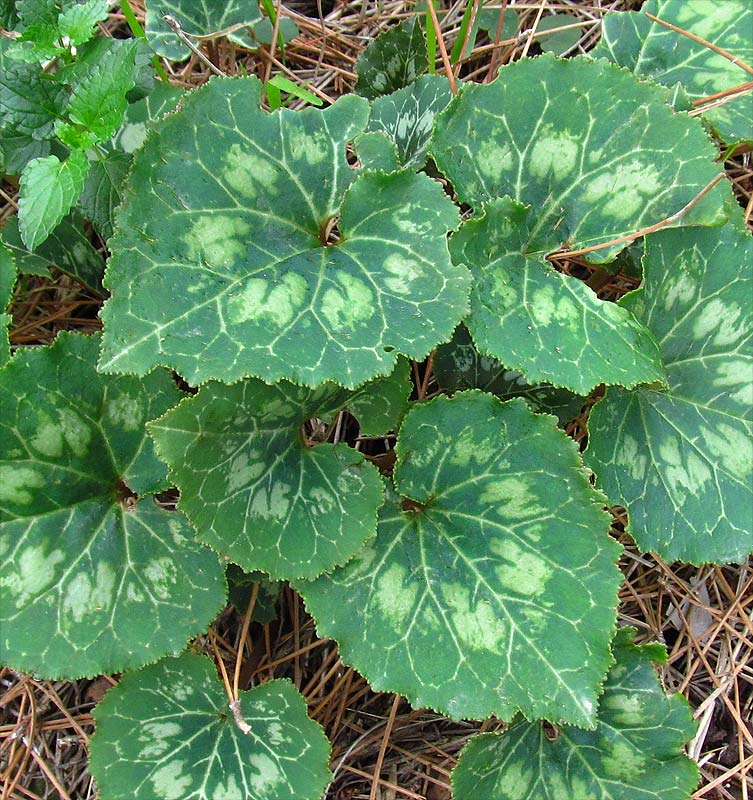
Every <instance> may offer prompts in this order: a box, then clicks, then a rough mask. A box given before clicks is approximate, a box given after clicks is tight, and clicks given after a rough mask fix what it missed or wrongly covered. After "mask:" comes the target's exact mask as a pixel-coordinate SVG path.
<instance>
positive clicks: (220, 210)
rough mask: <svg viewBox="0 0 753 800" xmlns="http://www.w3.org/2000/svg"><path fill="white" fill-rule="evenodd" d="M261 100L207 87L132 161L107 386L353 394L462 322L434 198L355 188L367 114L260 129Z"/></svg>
mask: <svg viewBox="0 0 753 800" xmlns="http://www.w3.org/2000/svg"><path fill="white" fill-rule="evenodd" d="M260 91H261V84H260V82H259V81H258V80H257V79H256V78H238V79H213V80H211V81H210V82H209V83H208V84H206V85H205V86H204V87H202V88H201V89H197V90H196V91H194V92H192V93H191V94H190V95H189V96H188V97H187V99H186V100H185V101H184V103H183V107H182V109H181V111H180V112H178V113H176V114H173V115H170V116H169V117H167V118H165V119H163V120H162V121H161V122H159V123H157V124H156V126H155V132H154V133H152V134H151V135H150V136H149V137H148V138H147V141H146V142H145V144H144V146H143V148H142V149H141V150H140V151H139V152H138V153H137V154H136V157H135V160H134V166H133V169H132V171H131V175H130V179H129V182H128V185H127V187H126V193H125V200H124V204H123V206H122V210H121V212H120V213H119V215H118V228H117V230H116V234H115V236H114V237H113V238H112V240H111V242H110V246H111V250H112V253H113V256H112V258H111V260H110V263H109V267H108V272H107V276H106V280H105V282H106V285H107V287H108V288H109V289H111V291H112V295H113V296H112V298H111V299H110V300H109V301H108V302H107V303H106V304H105V306H104V308H103V311H102V318H103V320H104V323H105V335H104V342H103V353H102V358H101V361H100V367H101V368H102V369H103V370H105V371H108V372H110V371H119V372H136V373H139V374H143V373H144V372H146V371H148V370H149V369H151V368H152V367H153V366H156V365H160V364H161V365H165V366H170V367H173V368H174V369H176V370H177V371H178V372H179V373H180V374H181V375H183V376H184V377H185V378H186V380H188V381H189V383H192V384H194V385H196V384H200V383H202V382H205V381H206V380H208V379H211V378H216V379H220V380H223V381H226V382H231V381H234V380H237V379H238V378H241V377H245V376H249V375H254V376H258V377H261V378H262V379H263V380H265V381H267V382H270V383H271V382H275V381H277V380H279V379H281V378H285V379H288V380H291V381H293V382H295V383H299V384H304V385H307V386H315V385H318V384H320V383H323V382H324V381H327V380H333V381H336V382H338V383H340V384H341V385H343V386H347V387H355V386H358V385H359V384H362V383H363V382H364V381H366V380H368V379H370V378H373V377H375V376H377V375H385V374H387V373H389V372H390V371H391V370H392V368H393V367H394V364H395V361H396V359H397V356H398V353H403V354H404V355H406V356H409V357H411V358H416V359H422V358H424V357H426V355H427V354H428V353H429V352H430V351H431V349H432V348H433V347H434V346H435V345H436V344H438V343H439V342H441V341H446V340H447V339H449V338H450V336H451V334H452V330H453V329H454V327H455V325H456V324H457V322H458V321H459V320H460V318H461V317H462V315H463V314H464V313H465V310H466V306H467V300H466V296H467V292H468V284H469V276H468V274H467V272H466V270H465V268H464V267H453V266H452V264H451V262H450V259H449V253H448V251H447V244H446V234H447V232H448V230H450V229H451V228H453V227H455V225H456V224H457V218H458V212H457V209H456V207H455V206H454V205H453V204H452V202H451V201H450V200H449V198H447V197H446V195H445V194H444V193H443V192H442V187H441V186H440V184H439V183H437V182H435V181H433V180H431V179H430V178H428V177H427V176H425V175H417V174H415V173H413V172H410V171H404V172H398V173H392V174H390V175H385V174H381V173H366V174H363V175H361V176H360V177H358V178H357V179H355V181H354V178H356V175H357V173H356V172H355V170H353V169H351V168H350V167H349V166H348V165H347V162H346V160H345V147H346V144H347V143H348V142H349V141H351V140H352V139H353V138H354V136H355V135H356V134H357V133H358V132H359V131H361V130H363V128H364V127H365V125H366V118H367V113H368V104H367V103H366V101H365V100H363V99H362V98H359V97H356V96H355V95H349V96H347V97H344V98H342V99H341V100H339V101H338V102H337V103H335V104H334V105H333V106H331V107H330V108H328V109H326V110H324V111H320V110H318V109H305V110H303V111H300V112H292V111H289V110H287V109H282V110H280V111H278V112H275V113H274V114H267V113H265V112H263V111H261V109H260V108H259V100H260ZM197 120H201V124H200V125H198V126H197ZM208 127H211V135H207V133H208V131H207V128H208ZM197 131H200V133H201V136H200V137H199V136H198V133H197ZM351 183H352V185H350V184H351ZM349 186H350V188H349V189H348V187H349ZM145 187H150V189H149V191H146V190H145ZM346 189H348V191H347V193H346ZM343 195H344V199H343ZM341 201H342V205H341ZM337 215H339V224H338V227H339V236H340V240H339V243H332V244H331V245H330V246H325V245H324V244H323V243H322V237H323V234H324V231H325V230H326V229H327V228H328V225H329V223H330V221H331V220H332V218H333V217H335V216H337ZM168 287H169V290H168ZM166 295H169V297H170V301H169V302H163V301H155V299H154V298H155V297H163V296H166ZM206 331H212V332H213V333H212V334H211V335H210V336H206V335H204V333H203V332H206Z"/></svg>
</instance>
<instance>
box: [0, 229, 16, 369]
mask: <svg viewBox="0 0 753 800" xmlns="http://www.w3.org/2000/svg"><path fill="white" fill-rule="evenodd" d="M15 285H16V262H15V259H14V258H13V253H11V251H10V250H9V249H8V248H7V247H5V246H3V245H2V244H0V367H2V366H4V365H5V363H6V362H7V361H8V359H9V358H10V341H9V340H8V326H9V325H10V323H11V316H10V314H6V313H5V312H6V310H7V309H8V306H9V305H10V302H11V300H12V299H13V289H14V287H15Z"/></svg>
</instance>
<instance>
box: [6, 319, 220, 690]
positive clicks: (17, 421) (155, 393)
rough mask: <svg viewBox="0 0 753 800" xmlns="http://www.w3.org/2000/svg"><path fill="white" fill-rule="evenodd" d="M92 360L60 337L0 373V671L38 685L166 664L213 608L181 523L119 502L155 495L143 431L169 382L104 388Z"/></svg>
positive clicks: (79, 345) (77, 343)
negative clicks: (5, 668)
mask: <svg viewBox="0 0 753 800" xmlns="http://www.w3.org/2000/svg"><path fill="white" fill-rule="evenodd" d="M98 347H99V337H98V336H83V335H81V334H68V333H61V334H59V335H58V337H57V339H56V340H55V342H54V343H53V344H52V345H51V346H50V347H35V348H25V349H22V350H19V351H18V352H17V353H16V355H15V356H14V357H13V359H12V360H11V361H10V363H9V364H7V365H6V366H5V367H4V368H3V370H2V371H0V661H2V663H4V664H9V665H12V666H13V667H14V668H15V669H18V670H22V671H24V672H32V673H35V674H38V675H42V676H45V677H49V678H60V677H63V676H65V677H68V678H77V677H81V676H83V675H96V674H99V673H101V672H118V671H121V670H123V669H125V668H127V667H135V666H140V665H142V664H144V663H148V662H150V661H153V660H154V659H155V658H159V657H160V656H162V655H165V654H167V653H171V652H174V651H175V650H177V649H180V648H182V647H183V646H184V644H185V642H186V640H187V639H188V638H189V637H190V636H195V635H197V634H198V633H200V632H201V631H203V630H204V629H205V628H206V626H207V625H208V624H209V622H210V621H211V620H212V618H213V616H214V615H215V614H216V613H217V611H218V610H219V609H220V608H221V607H222V605H223V604H224V601H225V581H224V576H223V571H222V568H221V567H220V565H219V563H218V561H217V558H216V556H214V555H213V554H212V553H210V552H209V551H208V550H205V549H203V548H202V547H200V546H199V545H197V544H195V543H194V542H193V541H192V538H193V537H192V531H191V528H190V525H189V524H188V521H187V520H186V519H185V518H184V517H183V516H182V515H181V514H179V513H177V512H169V511H165V510H163V509H161V508H159V507H158V506H157V505H156V504H155V503H154V502H153V500H151V499H149V498H143V499H141V500H140V501H138V502H136V500H135V498H134V497H132V495H131V493H136V494H138V495H144V494H149V493H152V492H155V491H159V490H161V489H163V488H164V487H165V485H166V483H165V475H166V471H167V469H166V467H165V465H164V464H162V463H161V462H160V461H159V460H158V459H157V457H156V455H155V453H154V448H153V446H152V443H151V440H150V439H149V437H148V436H147V435H146V429H145V427H144V425H145V422H146V421H147V420H149V419H151V418H153V417H155V416H157V415H159V414H161V413H164V411H165V410H167V409H168V408H169V407H170V406H172V405H173V404H174V403H175V402H176V401H177V399H178V397H179V393H178V391H177V389H176V387H175V383H174V382H173V381H172V379H171V378H170V376H169V375H168V374H167V373H166V372H165V371H164V370H157V371H154V372H152V373H151V374H150V375H149V376H147V377H146V378H144V379H143V380H142V379H138V378H132V377H122V376H120V377H107V376H104V377H103V376H101V375H99V374H98V373H97V372H96V371H95V368H94V364H95V362H96V358H97V351H98ZM126 487H127V488H126Z"/></svg>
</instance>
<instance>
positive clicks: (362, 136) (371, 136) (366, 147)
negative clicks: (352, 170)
mask: <svg viewBox="0 0 753 800" xmlns="http://www.w3.org/2000/svg"><path fill="white" fill-rule="evenodd" d="M353 146H354V147H355V151H356V155H357V156H358V161H359V162H360V164H361V167H362V169H365V170H369V169H376V170H379V171H380V172H396V171H397V170H399V169H400V167H401V164H400V159H399V157H398V155H397V147H396V146H395V143H394V142H393V141H392V139H390V137H389V136H387V134H386V133H383V132H382V131H366V132H365V133H359V134H358V136H356V138H355V139H354V140H353Z"/></svg>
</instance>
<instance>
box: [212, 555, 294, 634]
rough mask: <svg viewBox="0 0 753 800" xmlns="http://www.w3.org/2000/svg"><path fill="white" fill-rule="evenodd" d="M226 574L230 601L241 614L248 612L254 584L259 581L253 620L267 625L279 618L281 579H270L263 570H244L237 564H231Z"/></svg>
mask: <svg viewBox="0 0 753 800" xmlns="http://www.w3.org/2000/svg"><path fill="white" fill-rule="evenodd" d="M225 574H226V577H227V584H228V594H229V599H230V602H231V603H232V604H233V605H234V606H235V609H236V611H237V612H238V613H239V614H241V615H243V614H245V613H246V611H247V609H248V604H249V603H250V602H251V595H252V593H253V590H254V586H255V585H256V584H257V583H258V584H259V589H258V591H257V593H256V601H255V602H254V611H253V614H252V619H253V621H254V622H258V623H259V624H261V625H266V624H267V623H268V622H272V620H275V619H277V601H278V599H279V597H280V589H281V587H282V584H281V583H280V581H273V580H270V579H269V576H268V575H265V574H264V573H263V572H244V571H243V570H242V569H241V568H240V567H239V566H238V565H237V564H229V565H228V568H227V571H226V573H225Z"/></svg>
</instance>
